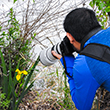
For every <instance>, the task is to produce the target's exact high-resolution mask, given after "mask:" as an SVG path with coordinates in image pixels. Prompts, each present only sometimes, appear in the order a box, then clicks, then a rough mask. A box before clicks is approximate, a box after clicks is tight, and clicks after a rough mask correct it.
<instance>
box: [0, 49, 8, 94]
mask: <svg viewBox="0 0 110 110" xmlns="http://www.w3.org/2000/svg"><path fill="white" fill-rule="evenodd" d="M0 56H1V60H2V68H3V85H2V87H3V92H4V93H6V96H7V94H8V76H7V69H6V65H5V60H4V57H3V54H2V52H1V49H0Z"/></svg>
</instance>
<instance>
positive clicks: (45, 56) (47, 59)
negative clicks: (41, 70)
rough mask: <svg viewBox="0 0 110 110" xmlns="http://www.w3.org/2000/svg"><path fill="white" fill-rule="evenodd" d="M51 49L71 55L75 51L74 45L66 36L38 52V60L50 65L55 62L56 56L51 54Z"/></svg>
mask: <svg viewBox="0 0 110 110" xmlns="http://www.w3.org/2000/svg"><path fill="white" fill-rule="evenodd" d="M52 50H54V51H55V52H56V53H58V54H60V55H62V56H71V55H72V53H73V52H75V48H74V46H73V45H72V44H71V43H70V41H69V39H68V37H67V36H65V37H64V38H63V41H61V42H60V43H57V44H56V45H54V46H53V47H52V48H47V49H45V50H43V51H41V53H40V62H41V63H42V64H43V65H45V66H50V65H52V64H54V63H55V62H57V58H56V57H55V56H54V55H53V54H52V52H51V51H52Z"/></svg>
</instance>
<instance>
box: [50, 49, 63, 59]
mask: <svg viewBox="0 0 110 110" xmlns="http://www.w3.org/2000/svg"><path fill="white" fill-rule="evenodd" d="M52 54H53V55H54V56H55V57H57V58H58V59H61V57H62V56H61V55H60V54H57V53H56V52H55V51H52Z"/></svg>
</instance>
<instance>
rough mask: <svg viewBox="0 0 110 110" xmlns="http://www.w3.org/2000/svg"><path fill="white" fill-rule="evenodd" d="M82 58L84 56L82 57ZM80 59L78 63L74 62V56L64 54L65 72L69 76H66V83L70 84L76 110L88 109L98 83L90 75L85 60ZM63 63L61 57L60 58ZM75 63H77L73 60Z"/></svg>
mask: <svg viewBox="0 0 110 110" xmlns="http://www.w3.org/2000/svg"><path fill="white" fill-rule="evenodd" d="M83 59H84V58H83ZM83 59H82V60H81V62H79V60H78V62H79V65H78V66H77V65H76V64H74V61H75V58H74V57H72V56H71V57H70V56H69V57H67V56H65V62H66V67H67V72H68V73H69V74H70V76H72V75H73V77H72V78H71V77H69V76H68V75H67V77H68V83H69V86H70V94H71V97H72V100H73V102H74V103H75V106H76V108H77V109H78V110H90V109H91V107H92V102H93V99H94V96H95V93H96V90H97V88H98V87H99V84H98V83H97V82H96V81H95V79H94V78H93V77H92V75H91V73H90V71H89V68H88V66H87V64H86V62H85V61H83ZM60 61H61V63H62V65H63V59H60ZM75 63H77V62H76V61H75Z"/></svg>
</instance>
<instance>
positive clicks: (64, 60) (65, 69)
mask: <svg viewBox="0 0 110 110" xmlns="http://www.w3.org/2000/svg"><path fill="white" fill-rule="evenodd" d="M62 58H63V63H64V69H65V73H66V75H68V76H69V77H71V78H72V76H70V74H69V73H68V72H67V69H66V62H65V58H64V55H62Z"/></svg>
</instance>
